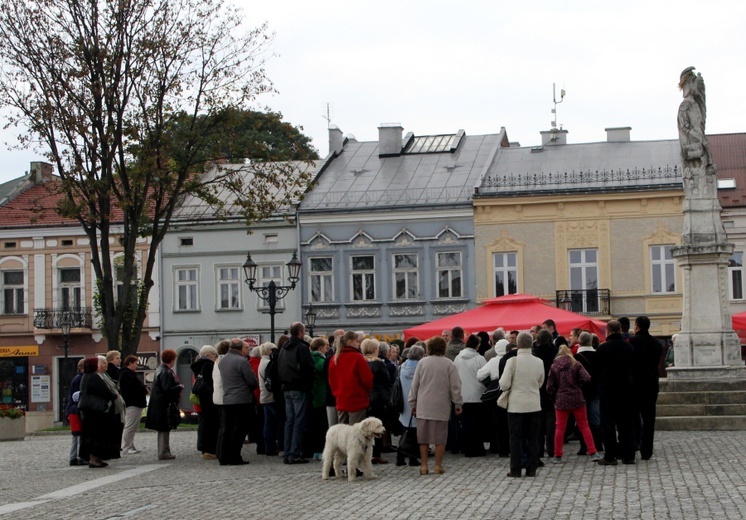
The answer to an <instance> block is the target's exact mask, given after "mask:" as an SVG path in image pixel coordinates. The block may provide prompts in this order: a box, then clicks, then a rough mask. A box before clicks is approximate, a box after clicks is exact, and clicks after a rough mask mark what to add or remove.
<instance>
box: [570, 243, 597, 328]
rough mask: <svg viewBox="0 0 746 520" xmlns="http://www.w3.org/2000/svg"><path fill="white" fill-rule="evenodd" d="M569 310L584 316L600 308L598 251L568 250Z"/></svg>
mask: <svg viewBox="0 0 746 520" xmlns="http://www.w3.org/2000/svg"><path fill="white" fill-rule="evenodd" d="M567 256H568V263H569V267H570V270H569V275H570V298H571V299H572V306H571V308H570V309H571V310H572V311H573V312H580V313H584V314H590V313H596V312H598V311H599V310H600V308H601V300H600V294H599V292H598V249H570V250H569V251H568V255H567Z"/></svg>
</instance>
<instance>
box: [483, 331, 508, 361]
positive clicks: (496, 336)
mask: <svg viewBox="0 0 746 520" xmlns="http://www.w3.org/2000/svg"><path fill="white" fill-rule="evenodd" d="M501 339H505V331H504V330H503V328H502V327H498V328H497V329H495V330H494V331H493V332H492V348H491V349H489V350H488V351H487V352H485V353H484V359H486V360H487V361H489V360H490V359H492V358H493V357H495V356H497V350H495V346H496V345H497V342H498V341H500V340H501Z"/></svg>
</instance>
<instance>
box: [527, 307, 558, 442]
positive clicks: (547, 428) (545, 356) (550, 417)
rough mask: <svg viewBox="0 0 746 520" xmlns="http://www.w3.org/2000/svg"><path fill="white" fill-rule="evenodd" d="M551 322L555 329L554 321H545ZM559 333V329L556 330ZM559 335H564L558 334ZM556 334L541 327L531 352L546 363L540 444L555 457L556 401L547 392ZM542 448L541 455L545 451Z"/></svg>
mask: <svg viewBox="0 0 746 520" xmlns="http://www.w3.org/2000/svg"><path fill="white" fill-rule="evenodd" d="M547 322H551V323H552V325H551V328H552V329H554V325H553V324H554V322H553V321H552V320H547V321H545V322H544V323H547ZM554 333H555V334H557V331H556V330H555V331H554ZM557 336H558V337H562V336H560V335H559V334H557ZM554 339H555V338H554V336H553V335H552V330H549V329H541V330H540V331H539V332H538V334H537V335H536V343H535V344H534V347H533V349H532V350H531V353H532V354H533V355H534V356H535V357H537V358H539V359H541V361H542V362H543V363H544V382H543V383H542V384H541V388H540V389H539V394H540V395H541V426H540V431H539V440H540V444H539V446H543V447H544V448H543V449H546V452H547V457H554V429H555V413H554V402H553V401H552V399H551V398H550V397H549V394H547V380H548V379H549V370H550V369H551V368H552V363H554V358H556V357H557V351H558V347H557V346H556V345H555V343H554ZM543 449H541V448H540V450H539V456H541V455H542V454H543V453H544V452H543Z"/></svg>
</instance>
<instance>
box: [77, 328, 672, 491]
mask: <svg viewBox="0 0 746 520" xmlns="http://www.w3.org/2000/svg"><path fill="white" fill-rule="evenodd" d="M629 328H630V322H629V320H628V319H626V318H620V319H619V320H612V321H610V322H608V323H607V329H606V332H607V335H606V337H605V338H604V341H603V342H599V340H598V337H597V336H596V335H595V334H592V333H591V332H589V331H583V330H580V329H573V330H572V331H571V332H570V334H569V337H568V339H565V338H564V337H563V336H561V335H560V334H559V333H558V331H557V330H556V325H555V323H554V322H553V321H552V320H546V321H544V322H543V323H542V324H541V325H538V324H537V325H535V326H533V327H531V329H530V331H529V332H519V331H505V330H503V329H502V328H498V329H497V330H495V331H493V332H492V333H490V334H488V333H487V332H484V331H480V332H478V333H475V334H469V335H467V334H465V332H464V330H463V329H462V328H461V327H454V328H453V329H451V330H445V331H443V334H442V335H438V336H434V337H432V338H428V339H427V340H420V339H418V338H409V339H408V340H407V341H406V343H404V342H401V341H399V340H397V341H396V342H392V343H391V344H389V343H385V342H380V341H378V340H376V339H374V338H369V337H365V335H364V334H363V333H362V332H358V331H344V330H337V331H335V332H334V334H333V335H332V336H329V337H317V338H311V337H309V336H307V335H306V329H305V327H304V325H303V324H302V323H293V324H292V326H291V327H290V329H289V333H288V334H286V335H283V336H281V337H280V338H279V340H278V341H277V343H276V344H275V343H271V342H267V343H263V344H262V345H260V346H258V347H255V348H253V349H251V348H249V346H248V344H247V343H246V342H244V341H242V340H241V339H237V338H236V339H232V340H223V341H220V342H219V343H218V344H217V345H215V346H212V345H205V346H204V347H202V349H201V350H200V352H199V357H198V358H197V360H196V361H195V362H194V363H193V364H192V366H191V369H192V372H193V381H192V385H191V387H192V393H193V395H192V396H191V398H193V399H190V400H192V402H193V403H195V409H196V410H197V411H198V413H199V423H198V428H197V439H196V440H197V442H196V449H197V450H198V451H199V452H200V453H201V454H202V458H204V459H206V460H217V461H218V462H219V464H220V465H243V464H248V461H247V460H246V459H244V458H243V457H242V453H241V452H242V448H243V446H244V444H245V443H246V442H247V439H248V441H250V442H253V443H255V444H256V452H257V454H260V455H266V456H270V457H277V456H282V460H283V462H284V463H285V464H306V463H308V462H309V461H310V460H314V459H315V460H320V459H321V454H322V452H323V449H324V441H325V435H326V431H327V429H328V428H329V427H330V426H332V425H334V424H337V423H343V424H350V425H352V424H356V423H358V422H360V421H362V420H364V419H365V418H367V417H376V418H378V419H380V420H381V421H382V422H383V423H384V425H385V427H386V430H387V434H386V435H385V436H383V437H382V438H380V439H376V441H375V445H374V447H373V461H372V462H373V463H374V464H387V463H388V462H389V460H387V458H386V457H385V454H386V453H395V454H396V459H395V463H396V465H397V466H403V465H407V464H408V465H409V466H413V467H419V471H420V474H422V475H426V474H428V473H430V472H431V471H430V467H429V464H428V458H429V457H430V456H432V455H434V459H435V460H434V467H433V470H432V472H433V473H435V474H443V473H445V471H446V469H445V466H444V464H443V461H444V458H445V453H446V451H450V452H451V454H459V453H461V454H463V455H464V456H466V457H483V456H486V455H487V453H488V452H489V453H493V454H497V455H499V456H500V457H509V458H510V472H509V473H508V477H520V476H522V474H523V473H522V472H523V470H524V469H525V475H526V476H528V477H531V476H535V475H536V471H537V469H538V468H539V467H540V466H543V465H544V463H543V462H542V460H541V459H542V458H544V457H548V460H550V461H551V462H553V463H555V464H561V463H562V462H563V460H564V459H563V457H564V450H565V445H566V444H567V442H568V439H570V438H572V437H573V436H574V438H575V439H577V440H579V441H580V449H579V451H578V453H577V454H578V455H580V456H584V455H587V456H588V459H589V460H591V461H594V462H598V463H599V464H602V465H616V464H618V460H621V461H622V463H624V464H634V463H635V458H636V452H637V451H639V453H640V457H641V459H642V460H648V459H650V457H651V456H652V455H653V444H654V426H655V405H656V400H657V394H658V365H659V363H660V360H661V350H662V349H661V345H660V343H659V342H658V340H656V339H655V338H654V337H652V336H651V335H650V333H649V329H650V320H649V319H648V318H647V317H646V316H639V317H637V319H636V320H635V323H634V331H633V332H630V331H629ZM175 361H176V352H175V351H173V350H171V349H166V350H164V351H163V352H162V353H161V365H160V366H159V367H158V369H157V371H156V374H155V378H154V381H153V384H152V387H151V389H150V390H148V389H147V388H146V387H145V385H144V384H143V383H142V381H141V380H140V379H139V378H138V377H137V374H136V373H135V370H136V368H137V358H135V357H134V356H128V357H127V358H126V359H125V360H124V363H121V359H120V356H119V353H118V352H116V351H112V352H109V353H108V354H107V356H105V357H104V356H100V357H93V358H87V359H85V360H83V361H81V363H80V364H79V374H78V376H76V378H75V379H74V380H73V382H72V384H71V389H70V399H69V404H68V410H67V412H68V414H69V415H68V416H69V418H70V424H71V430H72V432H73V443H72V445H71V450H70V464H71V465H83V464H87V465H88V466H89V467H91V468H102V467H105V466H106V465H107V462H106V461H107V460H111V459H116V458H119V457H120V453H124V454H132V453H138V450H137V448H136V447H135V433H136V431H137V428H138V425H139V422H140V418H141V416H142V413H143V409H144V408H145V407H146V396H147V394H148V392H150V401H149V403H148V405H147V414H146V419H145V427H146V428H148V429H151V430H155V431H157V432H158V437H157V446H158V448H157V457H158V459H159V460H171V459H174V458H175V456H174V455H173V454H172V453H171V449H170V446H169V432H170V431H171V430H173V429H175V428H176V427H177V425H178V424H179V409H178V403H179V400H180V398H181V393H182V391H183V389H184V385H183V384H182V383H181V382H180V381H179V378H178V377H177V375H176V373H175V371H174V364H175ZM498 384H499V390H497V386H498ZM488 388H491V389H492V388H494V389H495V390H497V392H493V391H487V389H488ZM500 392H501V393H502V395H500V399H499V400H497V403H499V404H500V405H499V406H498V404H497V403H496V399H495V398H496V396H497V395H498V393H500ZM488 395H489V397H487V396H488ZM493 397H494V398H493ZM392 436H393V437H398V443H394V442H393V441H392ZM602 452H603V455H601V453H602Z"/></svg>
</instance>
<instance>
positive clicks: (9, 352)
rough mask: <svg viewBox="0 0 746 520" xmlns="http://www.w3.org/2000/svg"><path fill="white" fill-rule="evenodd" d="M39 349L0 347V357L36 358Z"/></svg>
mask: <svg viewBox="0 0 746 520" xmlns="http://www.w3.org/2000/svg"><path fill="white" fill-rule="evenodd" d="M38 355H39V347H38V346H33V347H0V357H26V356H38Z"/></svg>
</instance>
